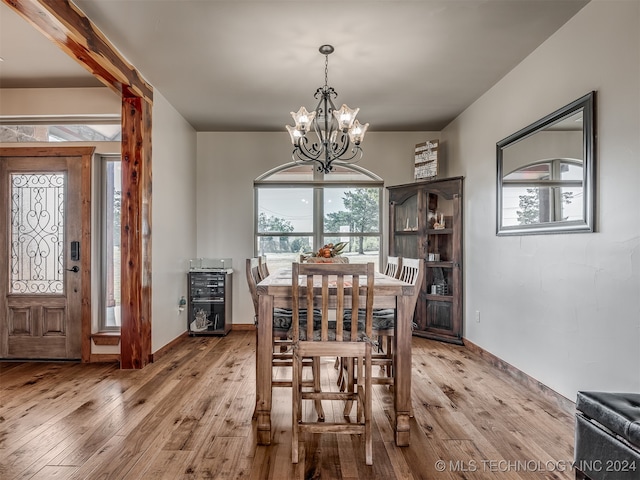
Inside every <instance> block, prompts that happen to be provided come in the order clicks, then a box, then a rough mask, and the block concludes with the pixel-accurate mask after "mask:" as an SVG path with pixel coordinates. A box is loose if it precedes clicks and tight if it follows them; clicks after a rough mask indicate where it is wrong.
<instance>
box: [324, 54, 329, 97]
mask: <svg viewBox="0 0 640 480" xmlns="http://www.w3.org/2000/svg"><path fill="white" fill-rule="evenodd" d="M328 86H329V54H325V56H324V88H325V90H326V89H327V87H328Z"/></svg>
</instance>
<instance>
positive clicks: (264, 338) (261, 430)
mask: <svg viewBox="0 0 640 480" xmlns="http://www.w3.org/2000/svg"><path fill="white" fill-rule="evenodd" d="M258 302H259V304H258V344H257V347H256V414H257V423H258V445H270V444H271V381H272V374H273V371H272V367H271V365H272V361H273V296H272V295H260V296H259V299H258Z"/></svg>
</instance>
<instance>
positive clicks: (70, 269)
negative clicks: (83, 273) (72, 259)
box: [65, 265, 80, 273]
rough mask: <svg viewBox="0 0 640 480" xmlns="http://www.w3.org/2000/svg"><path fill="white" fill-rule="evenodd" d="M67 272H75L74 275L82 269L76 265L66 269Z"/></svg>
mask: <svg viewBox="0 0 640 480" xmlns="http://www.w3.org/2000/svg"><path fill="white" fill-rule="evenodd" d="M65 270H66V271H67V272H73V273H78V272H79V271H80V267H78V266H77V265H74V266H73V267H71V268H65Z"/></svg>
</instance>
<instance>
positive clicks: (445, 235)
mask: <svg viewBox="0 0 640 480" xmlns="http://www.w3.org/2000/svg"><path fill="white" fill-rule="evenodd" d="M388 190H389V255H392V256H397V257H406V258H420V259H422V260H423V262H424V263H423V265H424V267H425V268H424V270H425V272H424V280H423V281H422V284H421V285H420V296H419V299H418V302H417V304H416V310H415V314H414V318H413V320H414V322H415V324H416V328H415V330H414V334H415V335H418V336H421V337H426V338H431V339H434V340H441V341H445V342H451V343H457V344H462V312H463V308H462V307H463V305H462V303H463V292H462V275H463V273H462V259H463V257H464V255H463V249H462V242H463V237H462V225H463V223H462V207H463V199H462V194H463V178H462V177H455V178H445V179H441V180H430V181H419V182H414V183H409V184H405V185H397V186H393V187H388ZM436 220H437V221H441V222H443V224H444V225H445V226H446V228H442V229H435V228H433V225H434V223H433V222H434V221H436ZM406 226H410V227H416V230H404V228H405V227H406ZM432 254H435V255H436V256H435V257H433V256H432V257H431V258H440V259H442V260H438V261H429V260H428V258H429V255H432ZM443 286H444V288H443ZM432 287H435V288H432ZM432 289H433V291H434V292H441V293H445V292H447V294H446V295H438V294H435V293H434V294H432V293H431V291H432Z"/></svg>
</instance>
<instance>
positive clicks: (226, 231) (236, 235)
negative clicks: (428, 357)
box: [154, 127, 438, 324]
mask: <svg viewBox="0 0 640 480" xmlns="http://www.w3.org/2000/svg"><path fill="white" fill-rule="evenodd" d="M197 137H198V142H197V143H198V175H197V191H198V197H197V202H196V204H197V208H198V213H197V229H198V254H197V256H198V257H231V258H232V259H233V269H234V274H233V282H232V283H233V323H234V324H243V323H244V324H248V323H253V315H254V314H253V304H252V302H251V297H250V295H249V289H248V287H247V280H246V276H245V270H244V268H245V259H247V258H248V257H251V256H253V255H254V242H253V181H254V180H255V179H256V178H257V177H258V176H260V175H261V174H263V173H265V172H267V171H268V170H271V169H272V168H275V167H277V166H279V165H282V164H284V163H288V162H290V161H291V150H292V147H291V141H290V140H289V134H288V133H287V132H286V131H284V127H283V132H282V133H255V132H250V133H221V132H220V133H218V132H216V133H214V132H198V134H197ZM437 138H438V133H437V132H405V133H402V132H383V133H380V132H369V133H367V136H366V138H365V141H364V142H363V144H362V147H363V149H364V156H363V158H362V160H361V161H360V162H359V165H360V166H361V167H363V168H365V169H367V170H369V171H371V172H373V173H375V174H377V175H379V176H380V177H382V178H384V181H385V186H387V185H397V184H401V183H408V182H411V181H413V161H414V160H413V157H414V148H415V145H416V143H421V142H424V141H426V140H432V139H437ZM385 194H386V192H385ZM154 198H155V196H154ZM385 198H386V196H385ZM384 205H385V214H384V215H383V220H384V224H383V227H382V228H383V232H385V241H386V238H387V235H386V232H387V223H386V219H387V217H388V215H387V213H386V212H387V209H386V205H387V202H386V200H385V202H384ZM154 238H155V236H154ZM383 249H384V250H383V251H385V252H386V251H387V247H386V244H385V245H384V246H383ZM154 290H155V287H154Z"/></svg>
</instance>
